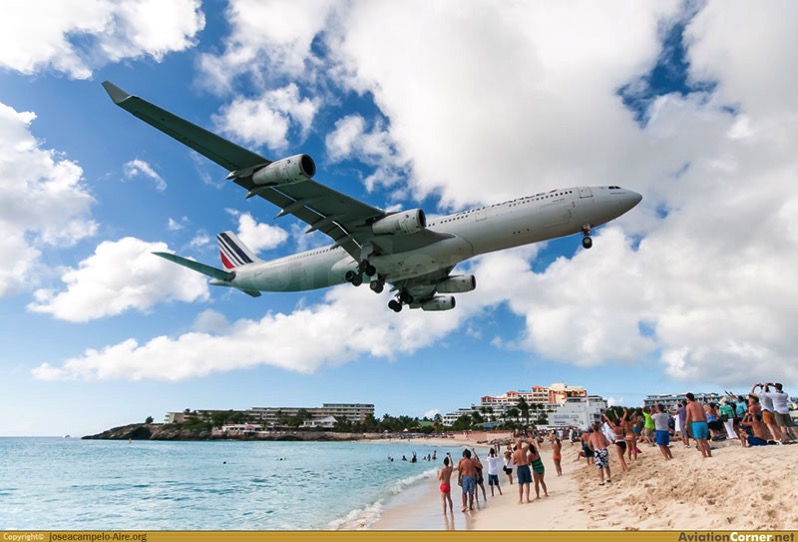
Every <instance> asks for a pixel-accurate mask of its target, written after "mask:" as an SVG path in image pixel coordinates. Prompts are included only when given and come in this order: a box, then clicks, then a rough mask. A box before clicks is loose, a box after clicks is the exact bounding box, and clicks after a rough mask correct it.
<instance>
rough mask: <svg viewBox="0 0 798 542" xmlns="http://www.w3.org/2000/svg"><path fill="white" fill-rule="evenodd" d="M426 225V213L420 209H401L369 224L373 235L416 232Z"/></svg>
mask: <svg viewBox="0 0 798 542" xmlns="http://www.w3.org/2000/svg"><path fill="white" fill-rule="evenodd" d="M426 227H427V215H425V214H424V211H422V210H421V209H414V210H412V211H402V212H400V213H394V214H392V215H388V216H386V217H385V218H381V219H380V220H378V221H376V222H375V223H374V224H372V225H371V231H373V232H374V235H391V234H402V233H416V232H418V231H421V230H423V229H424V228H426Z"/></svg>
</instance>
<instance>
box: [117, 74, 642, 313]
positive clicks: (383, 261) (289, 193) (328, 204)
mask: <svg viewBox="0 0 798 542" xmlns="http://www.w3.org/2000/svg"><path fill="white" fill-rule="evenodd" d="M103 87H104V88H105V90H106V92H107V93H108V95H109V96H110V97H111V100H112V101H113V102H114V103H115V104H116V105H118V106H119V107H121V108H122V109H124V110H126V111H128V112H129V113H131V114H133V115H134V116H136V117H138V118H139V119H141V120H143V121H144V122H146V123H147V124H150V125H151V126H153V127H155V128H157V129H158V130H160V131H161V132H163V133H165V134H166V135H168V136H170V137H172V138H174V139H176V140H177V141H179V142H180V143H182V144H184V145H186V146H188V147H190V148H191V149H193V150H195V151H197V152H198V153H200V154H202V155H204V156H205V157H207V158H209V159H210V160H212V161H213V162H216V163H217V164H219V165H220V166H222V167H223V168H225V169H226V170H227V171H229V172H230V173H229V174H228V176H227V179H229V180H230V181H232V182H234V183H235V184H237V185H239V186H241V187H242V188H244V189H245V190H246V191H247V193H246V196H245V198H246V199H249V198H252V197H254V196H259V197H261V198H263V199H265V200H267V201H269V202H271V203H273V204H274V205H276V206H277V207H279V208H280V211H279V213H278V214H277V216H276V217H275V218H280V217H283V216H286V215H293V216H294V217H296V218H298V219H299V220H301V221H303V222H305V223H306V224H307V225H308V226H309V227H308V229H307V230H306V231H307V233H310V232H314V231H320V232H322V233H324V234H326V235H327V236H328V237H330V238H331V239H332V241H333V242H332V244H331V245H329V246H326V247H324V248H318V249H314V250H309V251H306V252H301V253H298V254H294V255H291V256H286V257H282V258H278V259H275V260H271V261H263V260H261V259H260V258H258V257H257V256H255V254H254V253H253V252H252V251H251V250H250V249H249V248H247V247H246V246H245V245H244V243H242V242H241V240H240V239H238V237H236V235H235V234H234V233H233V232H230V231H227V232H224V233H220V234H219V235H218V236H217V241H218V245H219V252H220V257H221V261H222V266H223V269H219V268H216V267H212V266H209V265H205V264H202V263H199V262H197V261H194V260H190V259H187V258H183V257H181V256H177V255H175V254H171V253H166V252H155V253H154V254H156V255H157V256H160V257H162V258H165V259H167V260H169V261H171V262H174V263H176V264H178V265H182V266H184V267H187V268H189V269H192V270H194V271H197V272H199V273H203V274H205V275H207V276H209V277H210V278H211V281H210V284H212V285H216V286H227V287H231V288H236V289H238V290H240V291H242V292H244V293H246V294H248V295H250V296H253V297H258V296H260V295H261V292H298V291H306V290H314V289H318V288H326V287H329V286H334V285H337V284H343V283H346V282H348V283H350V284H352V285H354V286H360V285H361V284H363V282H364V281H368V283H369V286H370V288H371V290H373V291H374V292H376V293H378V294H379V293H382V292H383V290H384V288H385V285H386V284H390V285H391V287H392V291H393V292H395V295H394V297H393V299H391V300H390V301H389V303H388V307H389V308H390V309H392V310H393V311H395V312H400V311H401V310H402V308H403V307H404V306H408V307H409V308H411V309H417V308H420V309H422V310H425V311H442V310H449V309H453V308H454V307H455V298H454V296H452V295H447V294H454V293H464V292H469V291H472V290H474V289H475V288H476V278H475V277H474V275H461V274H454V275H453V274H452V271H453V270H454V268H455V266H456V265H457V264H458V263H460V262H463V261H465V260H468V259H469V258H473V257H475V256H479V255H481V254H486V253H489V252H495V251H498V250H504V249H508V248H512V247H517V246H521V245H527V244H530V243H536V242H540V241H545V240H550V239H555V238H558V237H565V236H570V235H576V234H579V233H581V234H582V247H583V248H585V249H589V248H590V247H592V246H593V240H592V238H591V232H592V230H593V228H595V227H597V226H601V225H603V224H606V223H607V222H609V221H611V220H614V219H616V218H618V217H619V216H621V215H623V214H624V213H626V212H627V211H629V210H630V209H632V208H633V207H634V206H635V205H637V204H638V203H640V201H641V200H642V196H641V195H640V194H638V193H636V192H633V191H631V190H627V189H624V188H621V187H619V186H578V187H573V188H565V189H555V190H551V191H549V192H541V193H538V194H535V195H533V196H526V197H521V198H517V199H514V200H511V201H506V202H504V203H497V204H494V205H487V206H484V207H480V208H477V209H471V210H468V211H463V212H459V213H455V214H452V215H448V216H442V217H436V218H434V219H431V220H428V219H427V216H426V214H425V213H424V211H423V210H422V209H411V210H405V211H399V212H387V211H384V210H382V209H379V208H377V207H373V206H371V205H368V204H366V203H364V202H361V201H358V200H357V199H354V198H352V197H349V196H347V195H345V194H342V193H340V192H338V191H336V190H334V189H332V188H330V187H328V186H325V185H323V184H320V183H318V182H317V181H315V180H313V176H314V175H315V173H316V165H315V163H314V161H313V159H312V158H311V157H310V156H308V155H307V154H298V155H295V156H291V157H289V158H284V159H281V160H276V161H272V160H269V159H267V158H264V157H263V156H260V155H258V154H256V153H254V152H252V151H249V150H247V149H244V148H242V147H240V146H238V145H236V144H235V143H233V142H231V141H228V140H226V139H224V138H222V137H220V136H218V135H216V134H214V133H212V132H210V131H208V130H205V129H204V128H201V127H199V126H197V125H195V124H193V123H191V122H188V121H187V120H185V119H182V118H180V117H178V116H176V115H174V114H172V113H170V112H168V111H166V110H164V109H161V108H160V107H158V106H156V105H154V104H151V103H149V102H147V101H145V100H143V99H141V98H139V97H137V96H133V95H131V94H128V93H127V92H125V91H124V90H122V89H121V88H119V87H117V86H116V85H114V84H112V83H110V82H108V81H105V82H103Z"/></svg>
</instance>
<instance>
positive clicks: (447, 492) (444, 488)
mask: <svg viewBox="0 0 798 542" xmlns="http://www.w3.org/2000/svg"><path fill="white" fill-rule="evenodd" d="M452 470H454V469H453V468H452V461H451V459H450V458H449V454H448V453H447V454H446V457H444V458H443V468H442V469H441V470H439V471H438V480H440V482H441V500H442V501H443V515H444V516H445V515H446V503H447V502H448V503H449V512H451V514H452V515H454V505H453V504H452V484H451V480H452Z"/></svg>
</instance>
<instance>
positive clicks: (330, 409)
mask: <svg viewBox="0 0 798 542" xmlns="http://www.w3.org/2000/svg"><path fill="white" fill-rule="evenodd" d="M218 413H224V414H232V413H239V414H242V415H243V416H244V419H246V420H249V421H255V420H257V421H259V422H260V424H261V425H263V426H264V427H275V426H280V425H285V424H286V423H288V421H289V420H291V419H296V418H297V417H301V418H305V419H304V420H302V425H303V426H307V427H332V426H333V425H335V422H336V421H337V420H349V421H351V422H363V421H365V420H366V417H368V416H372V417H373V416H374V405H372V404H364V403H323V404H322V406H321V407H253V408H250V409H247V410H193V411H189V412H186V411H183V412H167V413H166V415H165V416H164V423H183V422H185V421H186V420H187V419H189V418H200V419H203V420H208V419H210V418H211V417H212V416H213V415H214V414H218ZM330 419H332V421H330Z"/></svg>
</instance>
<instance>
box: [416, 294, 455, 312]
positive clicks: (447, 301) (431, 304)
mask: <svg viewBox="0 0 798 542" xmlns="http://www.w3.org/2000/svg"><path fill="white" fill-rule="evenodd" d="M454 305H455V302H454V297H452V296H450V295H436V296H435V297H433V298H432V299H430V300H427V301H425V302H424V303H422V304H421V310H424V311H448V310H451V309H453V308H454Z"/></svg>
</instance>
